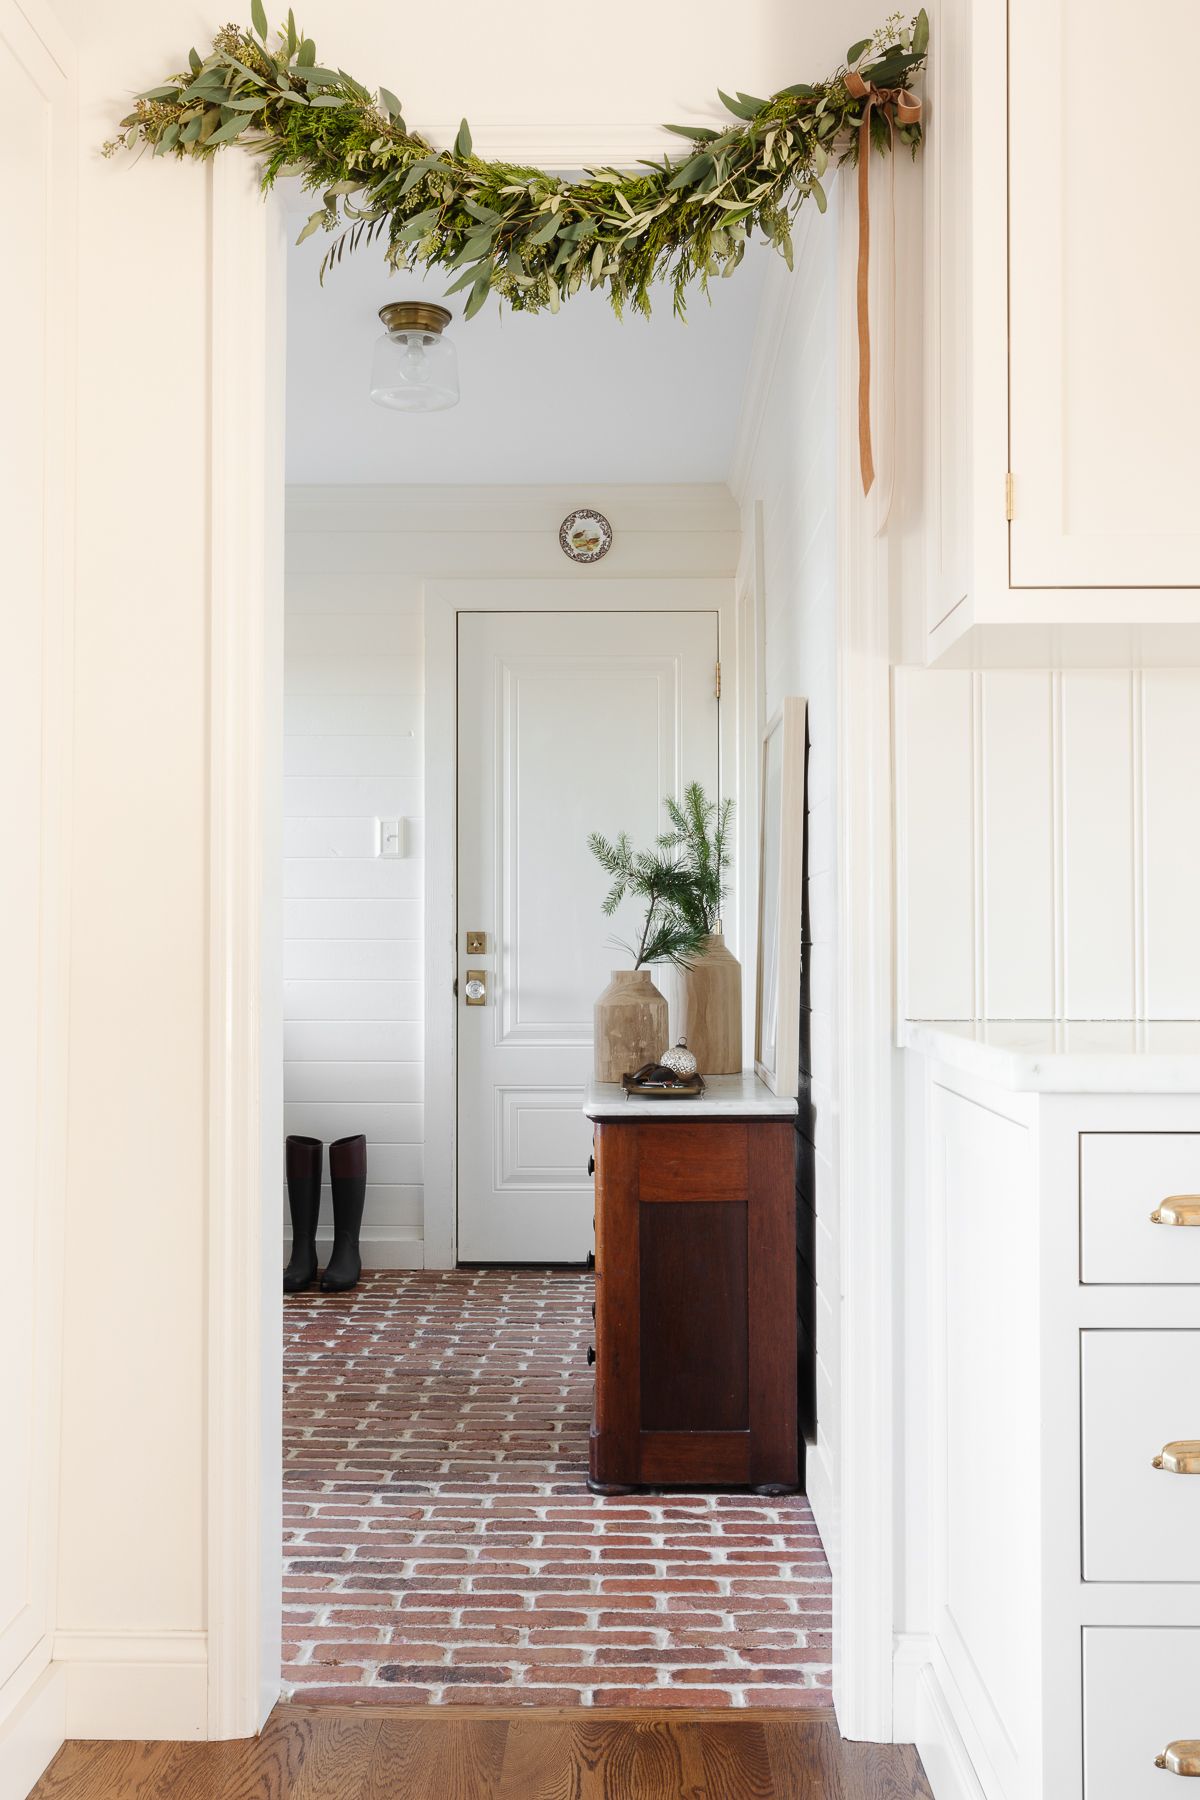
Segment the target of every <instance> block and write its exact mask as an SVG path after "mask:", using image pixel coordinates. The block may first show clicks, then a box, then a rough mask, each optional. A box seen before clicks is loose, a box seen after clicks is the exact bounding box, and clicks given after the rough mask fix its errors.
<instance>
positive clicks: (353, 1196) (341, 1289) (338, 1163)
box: [321, 1137, 367, 1294]
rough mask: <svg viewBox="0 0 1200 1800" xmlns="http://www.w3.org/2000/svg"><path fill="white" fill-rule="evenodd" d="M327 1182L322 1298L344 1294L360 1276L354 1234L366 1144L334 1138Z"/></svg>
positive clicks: (360, 1211) (362, 1196) (358, 1224)
mask: <svg viewBox="0 0 1200 1800" xmlns="http://www.w3.org/2000/svg"><path fill="white" fill-rule="evenodd" d="M329 1181H330V1185H331V1186H332V1188H333V1250H332V1252H331V1254H330V1258H329V1263H328V1266H327V1268H326V1270H325V1273H324V1274H323V1275H322V1277H321V1292H322V1293H323V1294H344V1293H345V1291H346V1289H347V1288H352V1287H353V1286H354V1285H355V1283H356V1282H357V1280H358V1278H359V1276H360V1275H361V1274H362V1259H361V1258H360V1256H359V1254H358V1234H359V1231H360V1230H361V1229H362V1216H363V1202H364V1201H365V1200H366V1197H367V1140H366V1138H365V1137H348V1138H338V1139H337V1141H336V1143H333V1144H330V1146H329Z"/></svg>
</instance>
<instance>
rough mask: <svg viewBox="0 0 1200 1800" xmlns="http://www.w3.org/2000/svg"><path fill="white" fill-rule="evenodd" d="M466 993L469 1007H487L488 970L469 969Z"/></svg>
mask: <svg viewBox="0 0 1200 1800" xmlns="http://www.w3.org/2000/svg"><path fill="white" fill-rule="evenodd" d="M463 991H464V993H465V994H466V997H467V1005H468V1006H486V1005H487V970H486V969H468V970H467V980H466V986H465V988H464V990H463Z"/></svg>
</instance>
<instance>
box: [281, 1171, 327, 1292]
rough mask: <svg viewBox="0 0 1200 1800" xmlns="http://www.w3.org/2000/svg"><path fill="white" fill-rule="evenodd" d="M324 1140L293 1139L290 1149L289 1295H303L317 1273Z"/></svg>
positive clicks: (286, 1286)
mask: <svg viewBox="0 0 1200 1800" xmlns="http://www.w3.org/2000/svg"><path fill="white" fill-rule="evenodd" d="M324 1148H325V1146H324V1144H323V1143H322V1142H321V1140H320V1138H310V1137H290V1138H289V1139H288V1140H287V1146H286V1161H287V1190H288V1210H289V1212H290V1213H291V1215H292V1256H291V1261H290V1262H289V1263H288V1266H287V1268H286V1269H285V1270H284V1271H283V1291H284V1293H285V1294H302V1293H303V1292H304V1289H305V1288H306V1287H307V1286H308V1285H309V1283H310V1282H311V1281H313V1280H314V1279H315V1277H316V1273H317V1216H318V1214H319V1213H320V1211H321V1153H322V1151H323V1150H324Z"/></svg>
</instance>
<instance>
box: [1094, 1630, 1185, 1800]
mask: <svg viewBox="0 0 1200 1800" xmlns="http://www.w3.org/2000/svg"><path fill="white" fill-rule="evenodd" d="M1083 1712H1084V1782H1083V1791H1084V1795H1085V1797H1086V1800H1164V1792H1163V1790H1164V1788H1165V1790H1166V1794H1167V1795H1171V1794H1173V1793H1174V1791H1175V1787H1174V1783H1173V1782H1172V1781H1170V1780H1169V1779H1168V1778H1167V1777H1166V1776H1165V1775H1164V1774H1163V1771H1162V1770H1161V1769H1157V1768H1155V1766H1154V1759H1155V1757H1156V1756H1160V1755H1161V1754H1162V1752H1163V1751H1164V1750H1165V1749H1166V1747H1167V1745H1168V1744H1169V1743H1171V1742H1173V1741H1174V1740H1176V1739H1178V1738H1197V1737H1200V1631H1197V1630H1193V1629H1190V1628H1188V1627H1186V1626H1180V1627H1178V1628H1175V1629H1163V1630H1149V1629H1146V1630H1144V1629H1140V1628H1134V1629H1126V1628H1121V1627H1103V1628H1102V1627H1090V1628H1089V1629H1088V1630H1086V1631H1085V1632H1084V1634H1083ZM1183 1791H1184V1792H1185V1793H1186V1792H1187V1790H1186V1789H1184V1790H1183Z"/></svg>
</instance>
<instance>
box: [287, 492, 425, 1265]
mask: <svg viewBox="0 0 1200 1800" xmlns="http://www.w3.org/2000/svg"><path fill="white" fill-rule="evenodd" d="M381 548H382V546H381ZM364 560H366V559H364V558H362V557H360V556H357V555H351V556H350V557H347V554H346V547H345V541H344V539H343V538H342V537H341V536H340V535H338V534H336V533H331V532H328V531H306V530H304V529H303V519H302V516H301V518H300V520H297V517H296V513H295V510H294V509H293V512H292V513H291V515H290V516H289V531H288V545H287V575H286V620H285V632H284V763H283V767H284V784H283V785H284V824H283V851H284V947H283V958H284V961H283V972H284V1059H285V1060H284V1121H285V1129H286V1130H287V1131H289V1132H300V1133H303V1134H305V1135H307V1136H310V1137H319V1138H322V1139H323V1140H324V1141H325V1143H326V1145H328V1144H329V1142H330V1141H331V1140H332V1139H333V1138H337V1137H345V1136H349V1135H351V1134H352V1133H355V1132H358V1131H365V1132H366V1134H367V1139H368V1174H369V1186H368V1192H367V1210H366V1215H365V1222H364V1239H366V1240H367V1241H369V1244H370V1250H371V1256H370V1260H371V1261H372V1262H375V1263H379V1262H381V1261H384V1262H390V1263H391V1264H392V1265H393V1266H399V1267H405V1266H420V1262H421V1255H420V1250H421V1175H422V1149H421V1142H422V1105H421V1102H422V1095H423V1068H422V1031H423V1026H422V1019H423V1007H422V995H421V965H422V956H423V948H422V935H421V934H422V905H421V893H422V881H423V862H422V857H421V826H422V816H421V815H422V805H423V783H422V733H421V720H422V704H423V703H422V692H421V690H422V680H423V673H422V598H421V584H420V581H419V579H415V578H413V577H411V576H407V575H406V574H405V573H404V571H403V568H402V567H401V568H400V569H399V570H397V569H396V568H395V567H389V566H388V560H389V558H388V556H387V554H386V553H385V554H383V555H381V556H379V557H378V558H377V559H376V562H377V566H375V567H370V566H367V567H362V566H358V565H360V564H361V563H362V562H363V561H364ZM348 565H349V566H348ZM396 817H398V818H402V819H403V820H404V821H405V836H406V842H405V854H404V855H403V856H402V857H397V858H385V857H377V856H376V855H375V821H376V819H378V818H396ZM328 1177H329V1170H328V1156H326V1167H325V1181H326V1187H325V1196H324V1204H323V1208H322V1221H321V1222H322V1233H321V1235H322V1238H323V1239H327V1238H328V1237H329V1236H330V1235H331V1233H332V1220H331V1215H330V1204H329V1188H328Z"/></svg>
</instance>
